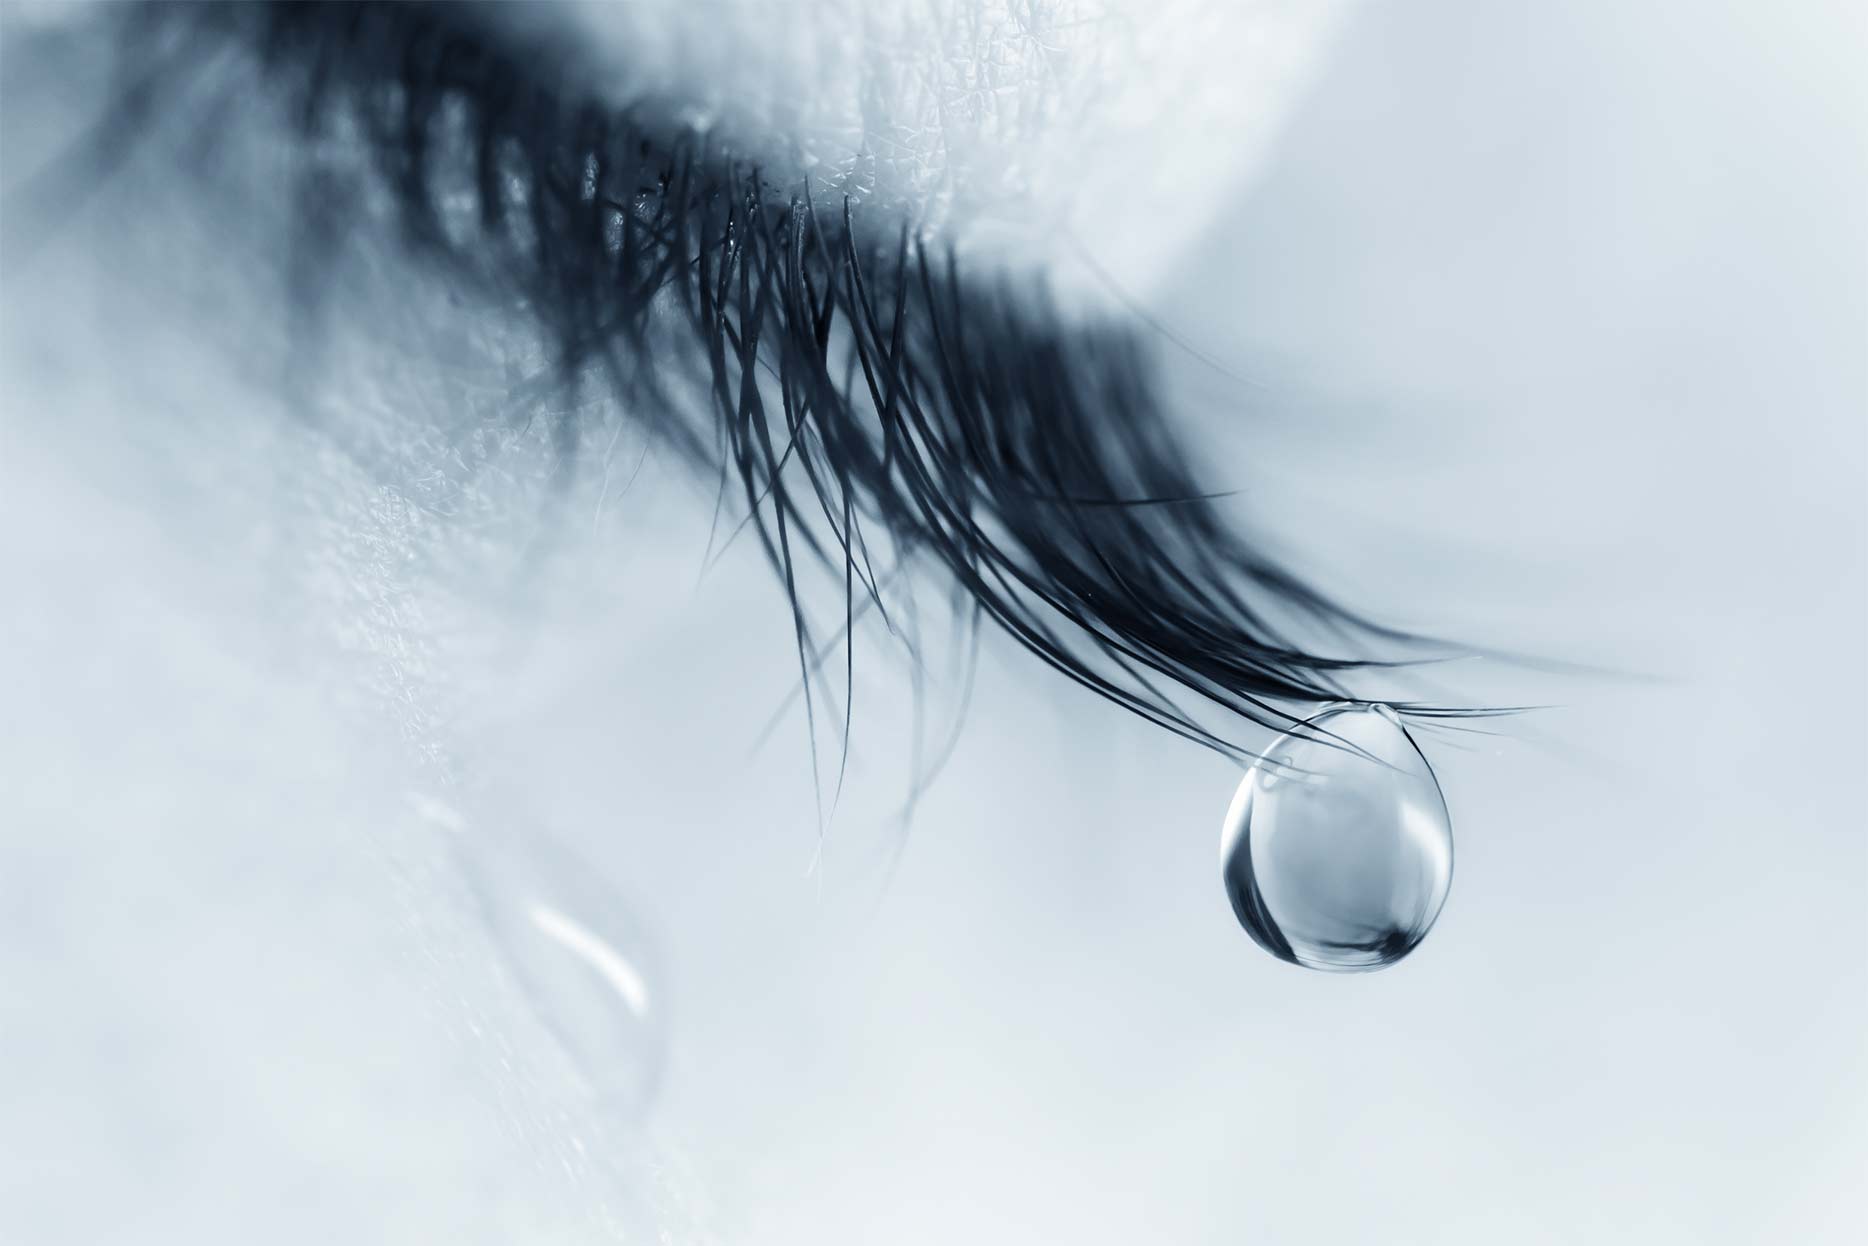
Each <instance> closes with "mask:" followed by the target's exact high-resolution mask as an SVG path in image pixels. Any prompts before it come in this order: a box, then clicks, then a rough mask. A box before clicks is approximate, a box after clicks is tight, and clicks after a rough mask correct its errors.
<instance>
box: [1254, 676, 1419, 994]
mask: <svg viewBox="0 0 1868 1246" xmlns="http://www.w3.org/2000/svg"><path fill="white" fill-rule="evenodd" d="M1220 867H1221V870H1222V872H1223V874H1224V878H1225V883H1226V894H1227V896H1228V897H1229V898H1230V899H1231V900H1232V911H1233V912H1234V913H1235V914H1237V915H1238V918H1239V924H1240V925H1242V926H1244V927H1245V930H1246V933H1247V934H1249V935H1251V936H1252V938H1253V939H1254V940H1255V941H1257V943H1258V945H1259V946H1260V947H1262V948H1264V949H1265V950H1266V951H1267V952H1270V953H1271V954H1272V955H1273V956H1276V957H1278V958H1279V959H1280V960H1287V961H1290V962H1291V963H1292V964H1296V965H1304V966H1307V967H1309V968H1311V969H1327V970H1334V971H1338V972H1353V971H1356V970H1369V969H1380V968H1382V967H1383V966H1385V965H1392V964H1393V963H1394V962H1396V961H1398V960H1400V959H1401V958H1402V957H1403V956H1406V955H1407V954H1408V953H1409V952H1411V951H1413V950H1414V948H1415V946H1416V945H1417V944H1419V943H1420V941H1421V940H1422V939H1424V938H1426V936H1427V932H1428V931H1429V930H1430V929H1432V928H1433V923H1434V919H1435V918H1437V917H1439V915H1440V906H1441V905H1443V904H1445V903H1446V893H1447V888H1448V887H1449V886H1450V885H1451V884H1452V881H1453V827H1452V822H1451V820H1450V819H1449V818H1448V817H1447V812H1446V801H1445V799H1444V798H1443V797H1442V796H1441V795H1440V784H1439V781H1438V780H1437V779H1435V778H1434V775H1433V768H1432V767H1431V766H1429V765H1428V764H1427V759H1426V758H1425V757H1423V756H1422V755H1421V751H1420V749H1419V748H1418V747H1417V746H1416V745H1415V743H1414V740H1413V737H1411V736H1410V735H1409V734H1408V733H1407V729H1406V728H1405V727H1403V726H1402V725H1401V719H1400V718H1399V716H1397V715H1396V714H1395V712H1394V711H1393V710H1391V709H1389V708H1388V707H1387V706H1374V707H1370V706H1360V705H1340V706H1333V707H1331V708H1329V709H1326V710H1324V711H1323V712H1322V713H1320V714H1318V715H1317V716H1316V717H1314V718H1312V719H1310V720H1309V721H1308V722H1306V723H1305V724H1303V725H1302V726H1300V727H1296V728H1293V729H1292V730H1291V731H1289V732H1286V733H1285V734H1284V735H1282V736H1279V737H1278V739H1277V740H1276V741H1274V742H1273V743H1272V745H1271V746H1270V747H1269V748H1267V749H1265V750H1264V755H1263V757H1262V758H1261V759H1260V760H1259V761H1258V762H1257V763H1256V764H1255V765H1254V766H1253V767H1252V768H1251V769H1250V770H1249V771H1247V772H1246V775H1245V778H1244V780H1242V781H1241V782H1240V784H1239V790H1238V793H1237V794H1236V795H1235V796H1234V797H1233V798H1232V807H1231V808H1230V809H1229V810H1227V812H1226V825H1225V827H1224V828H1223V829H1222V831H1221V834H1220Z"/></svg>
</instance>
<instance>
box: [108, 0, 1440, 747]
mask: <svg viewBox="0 0 1868 1246" xmlns="http://www.w3.org/2000/svg"><path fill="white" fill-rule="evenodd" d="M145 17H146V18H147V19H148V20H152V21H154V22H156V23H166V22H173V21H179V22H183V23H193V24H196V29H197V30H198V31H199V33H200V34H201V35H202V36H208V37H203V38H198V39H196V40H194V41H193V43H192V44H190V45H189V46H201V47H208V46H223V45H224V44H225V43H226V41H227V40H232V41H233V43H234V44H236V45H238V46H244V47H249V48H251V49H253V51H254V53H255V54H256V55H257V56H258V57H259V58H260V60H261V62H262V63H263V65H264V66H265V70H264V72H265V73H266V75H267V81H268V83H269V89H270V90H272V91H273V92H274V93H275V94H276V95H277V96H278V97H279V99H280V100H281V101H283V103H284V106H285V107H286V109H287V110H288V113H289V114H290V115H294V116H297V117H300V118H302V123H303V128H304V133H305V141H307V142H313V141H328V139H329V136H331V135H333V134H339V135H342V136H344V138H345V140H346V141H351V142H354V143H356V144H357V145H359V146H360V147H361V148H362V149H363V153H364V155H365V156H366V157H367V160H368V164H369V166H370V168H371V169H372V180H373V181H374V183H375V189H376V190H377V191H380V192H382V193H381V194H379V195H377V198H379V199H382V198H385V197H386V200H387V203H388V204H389V207H388V213H389V215H390V216H391V217H392V218H393V219H394V220H395V221H396V222H398V223H399V225H400V227H401V231H402V233H403V235H404V236H405V237H406V239H407V242H408V245H409V247H410V249H411V250H412V251H413V252H414V253H415V254H417V255H418V256H420V257H421V258H422V259H423V260H425V261H426V262H428V263H431V264H434V265H437V266H439V267H440V268H441V269H442V270H443V271H445V272H447V273H450V274H452V275H454V276H455V277H456V278H457V279H458V280H459V281H460V282H461V283H463V284H464V285H465V286H468V287H471V288H475V289H478V290H479V291H481V292H482V293H483V294H488V295H491V296H497V297H501V298H506V299H517V300H518V301H519V302H521V303H522V304H523V305H525V306H526V307H528V308H530V309H531V311H532V312H533V314H534V315H535V316H536V317H537V318H538V320H539V321H540V322H541V324H542V325H543V327H544V328H545V329H546V330H547V332H548V334H549V336H550V338H551V341H552V342H553V344H554V350H555V353H556V358H555V362H554V366H553V369H552V371H553V374H554V375H553V377H552V378H551V379H554V380H555V381H556V383H557V384H558V385H559V386H560V387H562V389H564V390H573V389H577V388H579V387H583V386H592V385H594V386H601V387H606V388H607V389H608V391H609V393H610V394H611V396H612V397H613V398H614V399H615V401H616V402H617V403H619V404H620V406H621V408H622V409H623V410H624V411H625V412H626V413H629V414H631V415H633V416H634V417H636V418H638V419H639V420H640V421H641V422H642V423H643V424H645V425H646V426H647V427H648V428H649V429H651V430H652V431H653V432H654V433H655V434H656V435H658V436H659V437H661V438H662V439H663V440H664V441H665V442H666V443H667V444H668V445H669V446H671V447H672V448H673V449H674V450H675V451H676V452H677V453H678V455H679V457H680V458H682V459H683V460H685V461H686V462H687V463H689V464H690V465H691V466H692V467H693V468H695V469H696V470H698V471H700V472H703V473H706V474H708V475H711V476H713V477H714V478H715V479H717V481H718V482H719V486H720V488H721V490H722V496H723V497H724V496H725V494H726V493H727V492H731V493H732V494H733V495H734V496H735V497H736V498H737V500H738V503H739V505H741V506H743V507H744V509H745V512H746V515H747V519H746V521H745V523H744V526H747V527H750V528H751V530H752V534H753V535H754V536H755V537H756V539H757V540H758V541H759V542H760V544H761V546H762V547H763V549H764V552H765V554H766V556H767V558H768V559H769V561H770V562H771V564H772V566H773V568H774V570H775V572H776V573H777V574H778V576H779V577H780V579H781V581H782V583H783V585H784V587H785V590H786V593H787V597H788V599H789V601H790V605H791V613H792V623H793V627H794V630H795V632H796V640H797V654H798V661H799V665H800V673H801V676H802V679H803V686H804V693H805V697H806V706H807V711H809V710H810V709H811V708H812V694H811V690H812V686H813V681H814V680H816V679H818V678H819V677H820V668H821V666H822V665H823V663H824V662H825V660H826V658H827V656H828V654H829V653H830V652H832V651H834V649H835V648H836V647H838V646H839V645H841V647H843V648H844V650H845V661H844V666H845V670H844V672H843V674H844V678H845V681H846V682H847V681H848V680H849V679H850V678H851V676H850V645H851V644H852V643H853V636H852V633H853V631H854V625H855V622H856V618H857V613H858V611H859V609H863V610H867V609H869V608H872V607H873V608H874V609H875V610H876V611H877V612H878V614H879V615H881V617H882V618H883V619H884V620H885V621H887V619H888V605H889V603H888V601H887V600H886V593H885V590H884V585H885V583H886V582H888V581H889V580H890V579H891V578H892V577H893V576H894V575H896V574H897V573H898V572H899V571H901V570H902V569H905V568H909V567H912V566H928V565H930V564H931V565H932V566H933V567H934V568H936V569H938V570H939V571H940V572H941V573H943V574H944V575H945V576H946V577H947V578H948V579H950V580H951V581H952V582H953V583H954V584H955V585H956V586H957V587H958V589H959V591H960V593H961V595H962V597H963V599H964V600H965V601H966V602H967V606H966V607H965V610H964V613H966V614H969V615H971V616H972V617H974V618H978V619H985V620H989V621H991V622H992V623H994V624H995V625H997V626H998V627H999V628H1000V629H1001V630H1003V631H1004V632H1005V633H1007V634H1008V635H1010V636H1011V637H1012V638H1013V639H1014V640H1016V641H1017V642H1018V643H1019V644H1020V645H1022V646H1023V647H1024V648H1025V649H1026V650H1028V651H1029V652H1030V653H1031V654H1032V655H1033V656H1035V657H1037V658H1038V659H1039V660H1040V661H1042V662H1044V663H1045V664H1047V665H1049V666H1051V667H1053V668H1054V669H1056V670H1057V671H1059V672H1060V673H1062V674H1064V675H1065V676H1066V677H1068V678H1070V679H1072V680H1074V681H1075V682H1077V683H1079V684H1081V685H1083V686H1085V687H1087V688H1088V689H1090V690H1091V691H1093V692H1094V693H1096V694H1097V695H1098V696H1100V697H1103V698H1104V699H1106V700H1109V701H1111V702H1112V703H1114V704H1116V705H1119V706H1121V707H1123V708H1125V709H1127V710H1129V711H1131V712H1133V713H1135V714H1138V715H1140V716H1141V717H1143V718H1145V719H1147V720H1148V721H1150V722H1153V723H1155V724H1157V725H1159V726H1161V727H1163V728H1165V729H1167V730H1169V731H1172V732H1175V733H1177V734H1179V735H1182V736H1185V737H1186V738H1188V739H1190V740H1193V741H1195V742H1198V743H1200V744H1202V745H1205V746H1207V747H1209V748H1213V749H1217V750H1219V751H1222V752H1225V753H1228V754H1233V755H1238V754H1239V753H1240V752H1241V749H1240V746H1239V745H1238V744H1237V743H1236V742H1235V741H1234V740H1233V738H1232V736H1231V734H1230V733H1229V731H1228V730H1227V729H1226V728H1224V727H1214V726H1210V725H1208V724H1207V722H1206V721H1205V714H1204V712H1203V711H1200V710H1196V709H1189V708H1187V706H1186V704H1184V703H1183V702H1184V701H1185V700H1186V694H1188V693H1192V694H1194V695H1195V696H1196V697H1197V698H1199V699H1200V700H1202V701H1204V702H1205V703H1206V704H1207V705H1208V706H1209V707H1216V708H1217V709H1218V710H1220V711H1222V712H1223V713H1224V714H1225V715H1228V716H1233V717H1236V718H1243V719H1246V720H1248V721H1250V722H1253V723H1257V724H1260V725H1262V726H1265V727H1270V728H1274V729H1279V730H1282V729H1285V728H1287V727H1289V726H1291V725H1292V724H1293V723H1294V722H1296V721H1297V720H1299V719H1300V718H1301V717H1303V713H1304V711H1303V707H1304V706H1306V705H1309V704H1312V703H1316V702H1322V701H1340V700H1345V699H1353V697H1352V696H1351V694H1350V692H1349V690H1348V689H1347V688H1345V686H1344V685H1343V683H1342V679H1343V677H1344V676H1345V675H1346V674H1347V673H1350V672H1353V671H1355V670H1357V669H1360V668H1364V667H1368V666H1372V665H1385V664H1387V662H1386V661H1385V660H1384V659H1385V658H1386V657H1388V656H1389V655H1392V654H1393V653H1394V652H1395V650H1396V649H1397V647H1399V646H1403V645H1405V644H1407V643H1408V642H1409V640H1410V638H1408V637H1405V636H1402V635H1400V634H1399V633H1396V632H1393V631H1390V630H1388V629H1384V628H1382V627H1379V626H1377V625H1375V624H1372V623H1370V622H1368V621H1366V620H1363V619H1361V618H1360V617H1358V616H1357V615H1355V614H1353V613H1352V612H1350V611H1348V610H1346V609H1344V608H1343V607H1341V606H1339V605H1338V604H1336V603H1334V602H1332V601H1330V600H1328V599H1326V598H1324V597H1323V596H1322V595H1320V594H1319V593H1317V592H1316V591H1314V590H1313V589H1311V588H1310V587H1309V586H1307V585H1306V584H1304V583H1303V582H1302V580H1301V579H1299V578H1298V577H1296V576H1294V575H1292V574H1291V573H1290V572H1288V571H1287V570H1285V569H1284V568H1282V567H1280V566H1279V565H1277V564H1276V563H1275V562H1274V561H1273V560H1271V559H1269V558H1267V557H1265V556H1264V555H1262V554H1261V553H1259V552H1258V551H1257V550H1256V549H1255V547H1254V545H1253V543H1252V542H1251V541H1250V540H1248V539H1246V538H1245V537H1243V536H1241V535H1240V534H1239V533H1237V532H1236V531H1235V530H1234V529H1233V527H1232V525H1231V524H1230V522H1229V521H1228V519H1227V518H1226V517H1225V516H1224V515H1223V514H1222V513H1221V511H1220V510H1219V509H1218V507H1217V506H1216V505H1215V500H1216V499H1215V497H1214V495H1212V494H1211V493H1210V492H1208V489H1207V487H1206V486H1205V484H1204V483H1203V482H1201V481H1200V480H1199V479H1197V475H1196V473H1195V471H1194V470H1193V467H1192V461H1191V457H1190V455H1189V454H1188V452H1187V450H1186V449H1185V447H1184V446H1183V445H1182V443H1181V442H1180V441H1179V439H1178V438H1177V436H1176V435H1175V433H1174V431H1173V429H1172V427H1171V424H1170V421H1169V420H1168V418H1167V415H1166V413H1165V412H1164V410H1163V409H1162V405H1161V402H1160V400H1159V397H1158V392H1157V391H1158V383H1157V374H1156V366H1157V365H1156V361H1155V357H1154V351H1153V343H1152V341H1151V340H1150V339H1149V338H1148V337H1147V336H1146V335H1145V334H1144V333H1143V332H1142V331H1141V330H1139V329H1137V328H1136V327H1134V326H1132V325H1129V324H1126V323H1123V322H1121V321H1119V320H1115V319H1112V318H1107V317H1099V316H1096V315H1084V314H1080V313H1070V312H1066V311H1065V310H1064V309H1063V308H1062V307H1061V306H1060V304H1059V302H1058V301H1057V299H1056V298H1055V296H1054V295H1053V294H1052V293H1051V292H1050V291H1049V290H1048V289H1047V287H1046V285H1045V284H1044V283H1043V281H1042V280H1041V278H1040V277H1039V276H1038V275H1036V274H1031V273H1025V274H1009V273H1006V272H1004V271H1001V270H998V269H996V268H994V267H993V266H991V265H980V264H973V263H963V262H962V260H961V258H960V256H959V255H958V253H957V250H956V248H955V247H954V246H952V245H951V243H950V241H948V240H946V239H944V238H943V237H942V236H940V235H939V234H938V233H931V232H927V231H923V230H921V229H918V228H916V227H915V226H914V224H913V223H912V222H910V220H909V219H908V218H907V217H906V216H905V215H904V214H903V213H902V212H901V211H900V210H899V208H898V207H897V206H895V205H888V204H881V203H866V202H864V197H863V196H861V195H859V194H858V193H856V191H857V189H858V188H856V187H854V186H851V187H846V188H843V189H841V190H837V189H833V190H832V192H831V194H830V197H829V198H828V199H826V198H825V197H823V195H822V191H821V188H820V189H819V190H815V191H814V188H813V180H814V179H813V178H812V177H811V176H810V175H809V174H808V173H807V172H804V171H800V170H797V169H783V168H778V167H772V166H761V165H760V164H758V163H756V161H755V160H754V159H753V158H751V156H750V155H749V154H748V153H744V152H741V151H739V150H738V149H736V148H735V147H734V146H733V138H734V136H733V135H732V134H730V133H728V132H726V131H725V130H724V129H723V128H722V127H718V126H706V127H697V126H694V125H692V124H688V123H687V119H686V116H685V114H684V111H683V110H682V109H681V108H680V107H679V104H678V101H671V100H668V99H666V98H658V97H654V96H645V97H643V98H642V99H639V100H636V101H634V102H632V103H629V104H625V105H623V106H621V107H612V106H610V105H608V104H607V103H605V102H603V101H600V100H598V99H595V98H593V97H590V96H586V95H576V94H566V93H564V92H562V91H561V90H560V89H559V87H558V85H557V81H556V79H552V80H549V81H548V80H545V79H540V78H537V77H534V76H531V75H530V74H529V73H528V72H527V70H526V69H525V68H524V67H523V66H525V65H528V64H536V63H538V62H537V61H536V59H535V58H533V59H525V58H523V57H522V56H521V54H520V53H521V48H520V47H519V46H518V45H515V44H514V43H513V42H512V41H511V38H510V36H509V35H508V34H507V33H506V32H505V31H504V29H503V27H501V26H500V25H499V24H498V23H496V22H495V23H488V22H486V21H484V20H482V19H483V17H484V14H483V13H482V12H481V11H480V10H476V9H471V8H461V7H458V6H430V5H423V4H407V5H365V6H356V7H349V6H345V7H338V6H324V5H298V4H278V5H266V6H238V7H230V8H221V7H214V8H202V9H195V8H187V7H184V8H180V9H167V8H162V9H152V10H147V11H146V14H145ZM135 20H141V19H133V22H132V25H131V26H130V27H128V28H127V29H130V30H132V31H134V30H135V29H136V27H135V25H134V21H135ZM183 76H185V75H183ZM133 121H134V119H128V120H126V124H130V123H131V122H133ZM464 188H471V190H466V189H464ZM320 193H325V194H329V195H332V196H343V195H345V194H354V193H355V192H349V191H346V190H344V189H343V188H342V187H328V188H326V189H325V190H324V191H322V192H320ZM355 206H356V205H354V204H353V205H350V207H351V208H354V207H355ZM347 210H348V209H347ZM330 215H333V216H343V215H344V213H343V212H333V213H331V214H330ZM522 405H523V404H522ZM574 411H575V409H574V407H573V408H569V409H567V413H566V414H564V415H563V416H561V417H559V419H558V423H557V426H556V430H555V431H556V434H557V437H558V441H559V445H560V449H561V452H562V453H563V454H564V455H566V456H569V455H572V454H574V453H575V452H576V450H577V446H578V443H579V440H580V437H581V430H580V425H579V423H578V420H577V417H576V415H575V413H574ZM521 418H525V419H530V418H531V409H530V408H527V409H526V410H525V412H524V414H523V416H522V417H521ZM891 560H892V563H891ZM811 563H816V564H818V565H820V566H822V567H824V568H827V569H828V571H829V573H830V577H831V579H832V580H833V581H834V582H835V583H837V584H838V585H840V588H841V594H842V601H841V609H840V611H839V614H840V615H841V619H840V626H838V627H836V628H834V629H832V631H831V632H829V633H825V634H820V630H819V629H818V628H817V627H816V626H815V625H814V624H813V622H812V621H811V619H810V611H809V610H808V608H807V605H808V603H807V600H806V591H805V583H806V581H805V572H806V569H807V566H808V564H811ZM1293 620H1294V621H1295V626H1293V625H1292V624H1291V622H1290V621H1293ZM1281 621H1282V622H1281ZM1299 634H1311V635H1324V636H1329V637H1333V638H1334V639H1335V641H1336V643H1339V644H1342V645H1343V646H1345V648H1346V650H1347V652H1346V653H1344V654H1341V655H1339V654H1332V653H1327V652H1321V651H1317V650H1313V649H1311V648H1308V647H1306V645H1304V644H1303V643H1301V642H1300V641H1299V640H1297V639H1295V636H1296V635H1299ZM1358 650H1360V651H1361V652H1357V651H1358ZM1370 650H1383V651H1385V652H1384V653H1383V655H1382V657H1380V658H1378V657H1375V656H1373V655H1371V654H1370V653H1369V651H1370ZM847 704H848V701H847V698H846V700H845V705H846V707H847ZM1410 708H1411V709H1413V711H1414V712H1419V713H1436V712H1444V713H1459V712H1461V711H1456V710H1448V711H1441V710H1435V709H1433V708H1432V707H1427V706H1420V707H1410ZM847 729H848V723H847V721H846V723H845V731H846V734H847Z"/></svg>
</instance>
